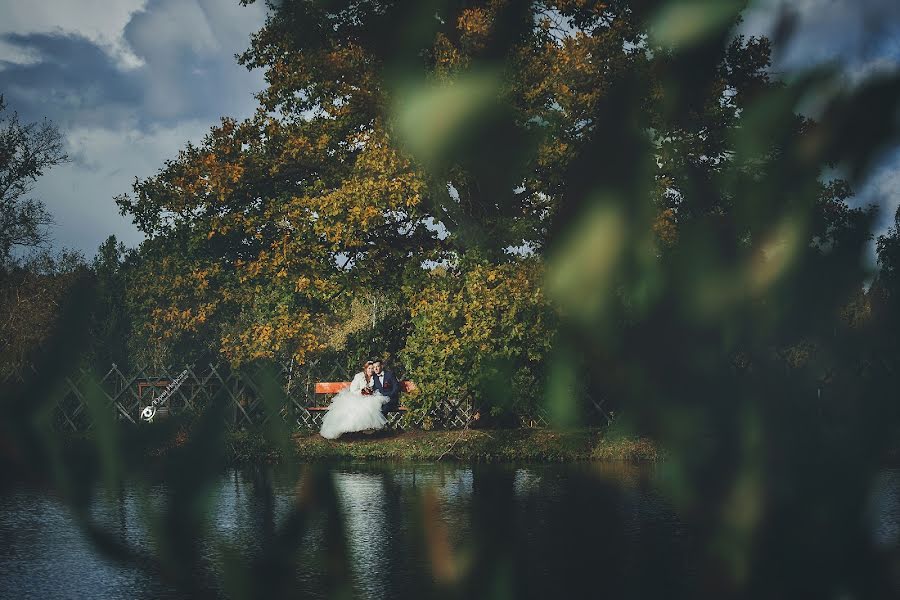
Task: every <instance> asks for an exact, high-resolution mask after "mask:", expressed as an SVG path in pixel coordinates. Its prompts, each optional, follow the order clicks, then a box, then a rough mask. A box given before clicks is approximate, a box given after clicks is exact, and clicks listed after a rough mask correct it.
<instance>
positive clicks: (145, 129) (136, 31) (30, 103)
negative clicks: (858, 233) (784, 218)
mask: <svg viewBox="0 0 900 600" xmlns="http://www.w3.org/2000/svg"><path fill="white" fill-rule="evenodd" d="M262 4H263V2H262V0H260V1H259V2H258V3H257V4H255V5H252V6H250V7H242V6H240V5H239V3H238V0H30V1H29V2H24V1H22V0H0V93H2V94H3V95H4V96H5V98H6V101H7V104H8V106H9V107H10V108H11V109H13V110H16V111H18V113H19V115H20V116H21V117H22V119H23V120H38V119H41V118H43V117H48V118H50V119H52V120H53V121H54V122H55V123H56V124H57V125H58V126H59V128H60V129H61V131H62V132H63V133H64V135H65V137H66V140H67V144H68V153H69V155H70V156H71V157H72V159H73V160H72V162H71V163H69V164H67V165H63V166H60V167H56V168H55V169H53V170H51V171H50V172H49V173H48V174H47V175H45V176H44V177H43V178H41V179H40V180H39V182H38V184H37V186H36V188H35V194H34V195H35V197H38V198H40V199H41V200H43V201H44V202H45V204H46V205H47V207H48V209H49V210H50V212H51V213H52V214H53V216H54V218H55V219H56V223H57V225H56V226H55V227H54V230H53V233H54V238H55V245H56V246H57V247H69V248H74V249H77V250H80V251H81V252H83V253H84V254H85V255H86V256H88V257H90V256H92V255H93V254H94V252H95V251H96V248H97V246H98V245H99V244H100V242H101V241H103V240H104V239H105V238H106V236H108V235H109V234H110V233H114V234H115V235H116V236H117V237H118V238H119V239H121V240H123V241H124V242H126V244H128V245H130V246H134V245H137V244H138V243H139V242H140V240H141V235H140V233H139V232H138V231H137V230H136V229H135V228H134V226H133V225H132V224H131V223H130V221H129V220H128V219H126V218H124V217H121V216H119V214H118V210H117V207H116V206H115V203H114V201H113V197H114V196H115V195H117V194H121V193H123V192H128V191H130V187H131V183H132V182H133V180H134V178H135V177H140V178H143V177H146V176H148V175H152V174H153V173H155V172H156V171H157V170H158V169H159V168H160V167H161V166H162V165H163V163H164V161H165V160H166V159H167V158H171V157H174V156H175V155H176V154H177V152H178V150H179V149H180V148H182V147H183V146H184V145H185V143H186V142H187V141H189V140H193V141H200V140H201V139H202V137H203V135H204V134H205V133H206V131H207V130H208V129H209V127H210V126H211V125H213V124H215V123H216V122H218V120H219V118H220V117H222V116H233V117H236V118H243V117H247V116H249V115H250V114H251V113H252V112H253V109H254V107H255V100H254V99H253V93H255V92H257V91H259V90H260V89H262V87H263V79H262V74H261V73H260V72H256V71H255V72H248V71H247V70H246V69H244V68H243V67H241V66H239V65H238V64H237V63H236V61H235V59H234V54H235V53H237V52H241V51H242V50H244V49H245V48H246V47H247V45H248V38H249V35H250V33H252V32H253V31H256V30H257V29H258V28H259V27H260V26H261V25H262V23H263V21H264V20H265V9H264V7H263V6H262ZM758 4H760V5H761V9H759V10H756V11H753V12H751V13H750V14H748V15H747V19H746V23H745V27H744V29H745V30H746V31H747V32H751V33H756V32H766V31H768V30H769V29H770V28H771V26H772V22H773V18H772V16H773V15H775V14H777V13H778V10H779V9H780V8H781V7H784V6H789V7H791V8H792V9H793V10H795V11H797V14H798V16H799V21H798V29H797V31H796V35H795V37H794V38H793V41H792V43H791V44H790V45H788V46H787V47H786V48H784V49H783V51H781V52H780V53H779V54H778V55H777V56H776V65H775V69H776V70H778V71H779V72H782V73H785V74H786V75H789V74H790V73H791V72H792V71H795V70H797V69H804V68H807V67H810V66H812V65H816V64H821V63H827V62H837V63H839V64H841V65H842V68H843V69H845V72H846V73H847V77H848V81H851V82H852V81H853V80H858V79H859V78H860V77H861V76H862V74H865V73H871V72H873V71H876V70H891V69H897V68H898V65H900V2H898V1H897V0H760V2H758ZM873 201H874V202H878V203H879V204H881V205H882V206H883V211H882V221H881V227H882V228H884V227H885V226H886V224H887V223H888V222H889V219H891V218H892V217H893V213H894V210H896V207H897V205H898V202H900V151H898V152H894V153H890V154H889V155H888V156H886V157H885V159H884V162H883V165H882V167H881V168H880V169H879V170H878V171H877V172H876V173H875V174H874V175H873V177H872V178H871V181H870V182H869V183H868V184H867V185H866V186H865V187H864V188H863V189H861V190H860V191H859V197H858V202H860V203H868V202H873Z"/></svg>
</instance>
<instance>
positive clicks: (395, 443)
mask: <svg viewBox="0 0 900 600" xmlns="http://www.w3.org/2000/svg"><path fill="white" fill-rule="evenodd" d="M291 441H292V444H293V456H292V457H291V458H292V459H294V460H301V461H304V460H332V461H340V460H351V461H427V462H439V461H447V462H471V463H498V462H541V463H562V462H592V461H606V462H630V463H646V462H659V461H660V460H662V459H663V457H664V453H663V452H662V451H661V450H660V449H659V448H658V446H657V445H656V444H655V443H654V442H652V441H651V440H649V439H646V438H616V439H609V438H608V437H607V436H606V431H605V430H604V429H599V428H598V429H576V430H570V431H555V430H550V429H464V430H450V431H422V430H411V431H404V432H384V433H383V432H376V433H372V434H364V433H357V434H345V435H344V436H341V437H340V438H338V439H337V440H326V439H325V438H323V437H321V436H320V435H319V434H318V433H317V432H313V431H310V432H298V433H295V434H293V435H292V436H291ZM228 443H229V447H230V450H231V454H232V456H231V457H230V458H231V460H230V461H229V462H232V463H236V464H241V463H246V462H253V461H258V460H266V461H269V462H278V461H280V460H282V459H283V457H282V456H281V453H280V452H279V451H278V450H277V449H276V448H274V447H273V446H272V445H271V444H269V443H268V442H267V441H266V440H265V438H264V437H263V436H262V435H261V434H259V433H257V432H251V431H242V432H234V433H231V434H229V435H228Z"/></svg>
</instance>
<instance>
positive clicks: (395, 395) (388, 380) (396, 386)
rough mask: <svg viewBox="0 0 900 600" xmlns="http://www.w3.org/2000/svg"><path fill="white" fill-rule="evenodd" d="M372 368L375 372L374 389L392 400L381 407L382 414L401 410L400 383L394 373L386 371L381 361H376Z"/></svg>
mask: <svg viewBox="0 0 900 600" xmlns="http://www.w3.org/2000/svg"><path fill="white" fill-rule="evenodd" d="M372 368H373V369H374V371H375V373H374V374H373V375H372V388H373V389H374V390H375V391H376V392H381V393H382V394H384V395H385V396H387V397H388V398H390V400H388V401H387V402H385V403H384V404H382V405H381V412H383V413H389V412H393V411H396V410H397V409H398V408H400V382H399V381H397V378H396V377H394V374H393V373H392V372H390V371H387V370H385V368H384V363H382V362H381V361H380V360H377V359H376V360H375V362H374V364H373V365H372Z"/></svg>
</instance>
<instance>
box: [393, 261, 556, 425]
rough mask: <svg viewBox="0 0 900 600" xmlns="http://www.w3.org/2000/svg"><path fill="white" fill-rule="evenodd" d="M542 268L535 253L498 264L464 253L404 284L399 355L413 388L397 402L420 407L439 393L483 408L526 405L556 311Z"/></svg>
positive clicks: (501, 411)
mask: <svg viewBox="0 0 900 600" xmlns="http://www.w3.org/2000/svg"><path fill="white" fill-rule="evenodd" d="M543 275H544V272H543V268H542V265H541V262H540V261H539V260H538V259H536V258H521V259H518V260H515V261H511V262H508V263H506V264H502V265H492V264H490V263H486V262H483V261H481V260H478V259H475V260H471V259H464V260H462V261H460V264H459V266H458V267H456V268H452V269H443V268H439V269H435V270H434V271H432V272H431V273H430V274H429V276H428V278H427V279H426V280H425V282H424V283H423V285H422V287H421V288H419V289H415V290H411V300H410V313H411V316H412V327H413V328H412V332H411V333H410V335H409V337H408V338H407V343H406V348H405V349H404V351H403V361H404V364H405V366H406V370H407V376H408V377H409V378H411V379H413V380H414V381H415V382H416V383H417V384H418V386H419V387H420V389H421V393H419V394H417V395H414V396H412V397H409V398H408V399H406V400H405V401H404V403H405V404H406V405H407V406H410V407H411V408H413V409H414V410H417V411H420V412H422V413H426V412H427V411H428V410H430V409H431V408H433V407H434V406H435V405H436V404H437V403H438V402H440V401H441V400H442V399H445V398H451V399H454V400H458V401H466V402H473V403H474V406H476V407H478V409H479V410H480V411H481V412H482V413H483V414H484V415H485V416H487V415H488V414H490V415H494V416H500V415H503V416H510V415H515V414H528V413H530V412H532V411H533V410H534V408H535V407H536V406H537V405H538V404H539V403H540V401H541V399H542V390H543V385H544V381H543V379H544V374H543V373H542V372H541V371H542V366H543V364H544V362H545V360H546V357H547V355H548V353H549V351H550V348H551V345H552V340H553V336H554V332H555V325H556V318H557V315H556V314H555V312H554V310H553V308H552V307H551V306H550V304H549V303H548V302H547V300H546V299H545V297H544V293H543V289H542V284H543Z"/></svg>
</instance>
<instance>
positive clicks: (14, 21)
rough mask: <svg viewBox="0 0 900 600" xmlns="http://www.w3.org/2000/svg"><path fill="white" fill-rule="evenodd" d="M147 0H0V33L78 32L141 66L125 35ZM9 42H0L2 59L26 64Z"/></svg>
mask: <svg viewBox="0 0 900 600" xmlns="http://www.w3.org/2000/svg"><path fill="white" fill-rule="evenodd" d="M146 2H147V0H76V1H73V0H31V1H30V2H4V3H0V35H2V34H6V33H18V34H28V33H61V34H78V35H80V36H83V37H85V38H87V39H89V40H91V41H92V42H94V43H95V44H97V45H98V46H100V47H102V48H103V49H104V50H106V51H107V52H108V53H109V55H110V56H112V57H113V58H114V60H115V61H116V63H117V64H118V65H119V66H120V67H122V68H134V67H137V66H140V64H141V61H140V59H138V57H137V56H135V54H134V53H133V52H132V51H131V49H130V48H129V46H128V44H127V43H125V41H124V38H123V36H122V34H123V32H124V30H125V26H126V25H127V24H128V22H129V21H130V20H131V17H132V15H133V14H134V13H135V12H137V11H138V10H140V9H142V8H143V7H144V5H145V4H146ZM33 59H34V57H33V56H28V55H23V54H21V53H19V52H17V51H16V49H15V48H14V47H12V46H10V45H9V44H0V60H8V61H10V62H15V63H19V64H23V63H24V64H27V63H28V62H30V61H32V60H33Z"/></svg>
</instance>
